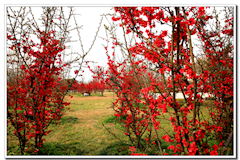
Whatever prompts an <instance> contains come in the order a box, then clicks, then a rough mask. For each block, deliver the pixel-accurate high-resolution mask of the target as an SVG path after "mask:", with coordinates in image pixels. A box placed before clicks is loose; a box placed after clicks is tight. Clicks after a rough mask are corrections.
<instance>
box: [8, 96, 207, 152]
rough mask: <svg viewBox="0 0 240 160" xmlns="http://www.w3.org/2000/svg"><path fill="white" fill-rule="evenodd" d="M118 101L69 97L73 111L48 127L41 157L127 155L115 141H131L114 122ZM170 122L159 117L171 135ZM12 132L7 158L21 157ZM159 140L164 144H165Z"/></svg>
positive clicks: (163, 126)
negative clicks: (49, 131)
mask: <svg viewBox="0 0 240 160" xmlns="http://www.w3.org/2000/svg"><path fill="white" fill-rule="evenodd" d="M115 98H116V95H114V96H113V92H104V96H101V95H100V94H99V93H97V94H93V95H91V96H82V95H81V94H73V97H72V98H70V97H69V96H67V97H66V98H65V101H67V102H71V104H70V106H69V107H70V110H67V111H66V113H65V115H64V116H63V117H62V119H61V120H60V121H59V124H58V125H56V124H53V125H50V126H49V129H51V130H52V132H51V133H50V134H49V135H47V136H45V137H44V139H45V142H44V145H43V147H42V149H41V150H40V152H39V153H40V154H43V155H104V154H128V153H129V151H128V145H126V144H123V143H122V142H120V141H119V140H118V139H116V137H117V138H119V139H121V140H122V141H123V142H126V141H127V140H128V137H127V136H126V135H125V134H124V132H125V131H124V129H123V128H122V127H121V125H120V124H119V123H115V122H114V120H111V117H113V114H114V111H113V109H112V108H111V105H112V102H113V100H114V99H115ZM114 101H115V100H114ZM203 111H204V112H205V113H204V114H206V113H207V112H206V111H207V110H203ZM163 118H164V119H163ZM169 118H170V115H169V114H166V115H165V116H164V117H162V116H160V117H159V119H158V120H159V121H160V126H161V128H164V130H165V131H168V132H170V133H172V132H173V129H172V126H171V122H170V121H169ZM108 120H110V121H108ZM109 122H110V123H109ZM102 123H104V125H105V127H104V126H103V125H102ZM106 128H107V129H108V130H109V131H111V132H112V133H109V132H108V130H106ZM13 132H14V131H13V128H12V127H11V126H8V150H9V151H8V155H11V154H13V155H19V153H20V150H19V148H18V140H17V138H16V137H15V136H14V135H13ZM158 134H159V137H162V136H163V135H165V134H166V133H165V132H163V130H161V131H160V130H159V131H158ZM160 140H161V142H162V143H164V142H163V141H164V140H162V139H160ZM164 145H166V146H164V147H163V148H167V147H168V145H170V144H167V143H164ZM123 150H125V151H123Z"/></svg>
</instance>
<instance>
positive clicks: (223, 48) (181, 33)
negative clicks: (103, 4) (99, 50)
mask: <svg viewBox="0 0 240 160" xmlns="http://www.w3.org/2000/svg"><path fill="white" fill-rule="evenodd" d="M206 10H207V8H206V7H189V8H187V7H141V8H140V7H115V11H116V13H117V14H116V16H113V17H112V20H113V21H116V22H119V25H120V27H121V28H122V31H123V33H124V34H123V43H122V42H120V40H119V39H118V37H117V36H116V35H115V34H114V32H112V30H110V29H109V28H114V26H111V27H106V29H107V30H108V31H109V33H110V34H112V35H111V36H112V41H113V44H112V45H113V48H116V47H120V48H121V51H122V52H123V51H125V53H124V55H123V57H124V60H123V61H118V62H117V61H115V59H114V53H113V54H112V55H110V54H109V53H108V50H107V47H106V54H107V55H108V66H109V72H110V74H109V77H108V79H107V80H106V82H107V83H108V84H109V85H112V86H115V87H116V89H117V91H116V94H117V96H118V99H117V100H116V102H115V103H114V109H115V111H116V113H115V114H114V115H115V116H117V117H119V118H120V121H123V122H124V123H125V124H124V127H125V134H126V135H127V136H128V137H129V140H130V141H131V143H132V146H133V147H135V148H138V149H139V151H140V152H144V153H146V152H147V150H148V149H149V148H150V147H151V145H152V144H153V145H157V147H158V152H157V153H158V154H161V155H163V154H167V153H166V152H164V151H163V148H162V146H161V139H162V140H165V141H166V142H168V143H169V144H170V146H169V147H168V149H170V150H172V153H173V154H178V155H179V154H183V155H209V154H210V155H217V154H220V153H221V154H223V153H224V151H225V148H226V147H228V145H229V143H230V140H231V136H232V134H233V128H232V124H233V119H232V116H233V43H232V39H233V9H232V8H230V9H228V8H225V12H224V13H225V16H226V17H225V19H226V21H225V22H224V23H225V26H224V27H223V28H221V27H219V26H220V25H219V24H218V26H215V28H216V30H213V31H209V30H208V28H209V25H210V24H211V22H218V21H219V19H218V16H217V15H216V14H215V15H210V14H207V12H206ZM161 25H167V26H170V28H169V30H170V32H169V31H168V30H161V31H158V30H157V29H159V28H161ZM127 35H130V36H132V37H133V40H130V41H129V42H128V41H127V38H126V36H127ZM193 36H197V37H198V39H199V40H200V42H201V44H203V45H202V48H201V50H202V52H203V55H204V56H205V57H206V59H207V62H208V63H209V64H210V65H208V66H207V67H204V65H202V63H200V62H199V63H198V61H197V58H196V57H197V54H196V53H194V52H195V51H194V49H193V42H192V39H193ZM134 40H135V43H133V42H134ZM226 42H228V43H226ZM111 57H113V58H111ZM128 66H130V67H128ZM197 66H199V67H200V68H197ZM209 66H210V67H211V68H215V69H212V71H210V69H209V68H210V67H209ZM144 75H145V76H147V77H148V78H147V80H148V82H146V79H145V78H144ZM156 91H158V93H159V96H156V94H153V93H155V92H156ZM177 93H181V94H182V95H183V97H184V103H179V102H178V101H177V98H176V94H177ZM204 94H209V95H213V96H214V97H215V100H214V105H212V106H204V105H203V95H204ZM141 106H143V107H141ZM205 108H211V109H210V111H211V112H210V115H211V117H212V121H209V120H208V119H205V116H204V115H203V114H202V110H203V109H205ZM124 116H125V117H126V119H123V117H124ZM160 116H161V118H164V119H166V120H169V123H170V124H172V128H173V131H174V132H173V133H170V132H168V131H166V130H165V129H164V128H162V127H161V121H159V117H160ZM166 117H170V118H169V119H167V118H166ZM159 131H161V132H164V133H166V134H165V135H164V136H162V137H159ZM208 137H215V138H216V139H218V144H214V145H213V146H212V145H210V143H209V140H208ZM229 139H230V140H229ZM143 140H144V141H143ZM223 144H224V147H222V146H223ZM131 150H132V151H133V150H134V149H133V148H131ZM134 151H135V150H134Z"/></svg>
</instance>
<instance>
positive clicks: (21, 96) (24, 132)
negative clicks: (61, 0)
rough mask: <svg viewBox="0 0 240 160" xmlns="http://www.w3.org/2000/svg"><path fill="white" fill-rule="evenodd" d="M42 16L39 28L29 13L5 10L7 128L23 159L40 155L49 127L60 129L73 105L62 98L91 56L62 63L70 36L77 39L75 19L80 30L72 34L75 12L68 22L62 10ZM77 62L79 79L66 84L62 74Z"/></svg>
mask: <svg viewBox="0 0 240 160" xmlns="http://www.w3.org/2000/svg"><path fill="white" fill-rule="evenodd" d="M42 10H43V13H42V15H41V17H40V21H41V22H42V24H43V27H42V26H39V25H38V21H36V20H35V17H34V14H33V12H32V10H31V7H29V8H27V7H19V8H14V7H7V10H6V11H7V47H8V49H10V50H11V52H9V53H11V54H8V66H9V68H8V82H7V87H8V88H7V118H8V119H7V122H8V126H11V127H13V128H14V133H15V136H16V137H17V138H18V140H19V148H20V154H24V152H27V153H29V154H37V153H38V151H39V148H40V147H41V146H42V144H43V141H44V139H43V137H44V136H46V135H47V134H48V133H50V132H51V130H48V127H49V125H50V124H52V123H53V122H54V123H57V121H58V120H59V119H60V118H61V117H62V116H63V114H64V111H65V109H64V108H65V106H67V105H69V103H67V102H65V101H64V97H65V96H66V95H67V93H68V90H69V89H70V88H71V87H72V84H73V83H75V79H76V77H77V76H81V75H79V72H80V71H82V66H83V65H84V62H85V60H84V57H85V56H86V55H87V54H88V52H89V51H90V50H91V48H90V49H89V50H88V51H87V52H83V53H82V54H81V55H79V56H78V57H76V59H74V60H71V62H63V57H64V56H63V55H64V52H63V51H64V50H65V48H66V47H65V44H66V42H67V41H69V40H70V37H69V33H70V32H69V31H71V30H77V31H78V33H79V30H78V29H79V26H78V25H77V23H76V20H75V17H74V20H75V24H76V27H75V28H73V29H72V28H69V21H70V19H71V17H73V16H74V15H73V10H72V8H71V7H70V8H69V14H68V17H65V16H66V15H65V14H64V12H65V11H66V10H64V9H63V8H62V7H42ZM97 33H98V31H97ZM97 33H96V35H97ZM79 41H80V42H81V38H80V36H79ZM93 44H94V41H93ZM93 44H92V46H93ZM81 46H82V45H81ZM92 46H91V47H92ZM77 61H78V64H79V65H78V67H79V68H78V69H77V70H75V74H76V76H75V77H74V78H73V79H72V80H71V81H67V80H66V79H64V75H63V71H64V69H65V68H66V67H69V66H70V64H71V63H73V62H77ZM10 67H11V68H10Z"/></svg>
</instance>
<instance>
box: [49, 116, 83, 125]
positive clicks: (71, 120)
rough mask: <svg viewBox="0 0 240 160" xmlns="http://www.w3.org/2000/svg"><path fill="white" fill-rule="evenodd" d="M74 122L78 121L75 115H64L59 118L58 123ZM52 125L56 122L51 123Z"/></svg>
mask: <svg viewBox="0 0 240 160" xmlns="http://www.w3.org/2000/svg"><path fill="white" fill-rule="evenodd" d="M75 123H79V120H78V118H77V117H72V116H64V117H62V118H61V119H60V120H59V122H58V125H64V124H75ZM53 125H56V123H53Z"/></svg>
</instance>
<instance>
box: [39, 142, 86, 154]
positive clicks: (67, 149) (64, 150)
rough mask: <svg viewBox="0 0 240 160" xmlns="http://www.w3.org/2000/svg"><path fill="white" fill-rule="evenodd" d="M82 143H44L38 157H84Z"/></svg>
mask: <svg viewBox="0 0 240 160" xmlns="http://www.w3.org/2000/svg"><path fill="white" fill-rule="evenodd" d="M83 154H84V152H83V151H82V150H81V144H80V142H79V143H78V142H74V143H69V144H62V143H59V142H57V143H44V144H43V147H42V148H41V149H40V150H39V153H38V155H83Z"/></svg>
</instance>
